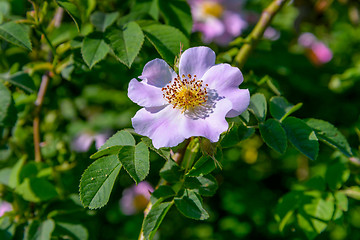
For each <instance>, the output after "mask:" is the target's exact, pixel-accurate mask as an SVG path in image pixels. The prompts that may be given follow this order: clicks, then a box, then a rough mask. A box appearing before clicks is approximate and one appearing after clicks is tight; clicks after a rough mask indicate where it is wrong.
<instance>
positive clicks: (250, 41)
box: [234, 0, 288, 68]
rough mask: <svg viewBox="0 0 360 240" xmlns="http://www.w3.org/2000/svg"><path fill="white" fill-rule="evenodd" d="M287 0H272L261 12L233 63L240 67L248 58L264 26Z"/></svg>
mask: <svg viewBox="0 0 360 240" xmlns="http://www.w3.org/2000/svg"><path fill="white" fill-rule="evenodd" d="M287 1H288V0H274V1H273V2H272V3H271V4H270V5H269V6H268V7H267V8H266V9H265V10H264V11H263V12H262V14H261V17H260V19H259V21H258V23H257V24H256V25H255V27H254V29H253V30H252V32H251V33H250V35H249V36H248V37H247V38H246V41H245V43H244V45H243V46H242V47H241V48H240V50H239V52H238V54H237V55H236V57H235V60H234V64H235V66H237V67H238V68H242V67H243V66H244V64H245V62H246V60H247V59H248V58H249V56H250V53H251V52H252V50H253V49H254V48H255V47H256V45H257V43H258V42H259V40H260V39H261V37H262V36H263V34H264V32H265V30H266V28H267V27H268V26H269V25H270V23H271V20H272V19H273V18H274V16H275V15H276V14H277V13H278V12H279V11H280V9H281V8H282V7H283V6H284V5H285V3H286V2H287Z"/></svg>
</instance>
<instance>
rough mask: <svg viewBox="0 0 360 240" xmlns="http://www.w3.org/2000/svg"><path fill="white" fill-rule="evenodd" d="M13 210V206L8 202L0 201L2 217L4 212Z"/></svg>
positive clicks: (0, 214) (0, 215)
mask: <svg viewBox="0 0 360 240" xmlns="http://www.w3.org/2000/svg"><path fill="white" fill-rule="evenodd" d="M12 210H13V207H12V205H11V204H10V203H8V202H6V201H3V202H1V203H0V217H2V216H3V215H4V214H5V213H6V212H10V211H12Z"/></svg>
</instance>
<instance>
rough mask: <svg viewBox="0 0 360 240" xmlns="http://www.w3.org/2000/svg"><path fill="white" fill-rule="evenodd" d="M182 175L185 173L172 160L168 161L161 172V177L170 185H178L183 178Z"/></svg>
mask: <svg viewBox="0 0 360 240" xmlns="http://www.w3.org/2000/svg"><path fill="white" fill-rule="evenodd" d="M182 174H183V172H182V171H181V170H180V167H179V166H178V165H177V164H176V162H174V160H172V159H169V160H168V161H166V163H165V164H164V166H163V168H162V169H161V170H160V176H161V177H162V178H163V179H165V180H166V181H168V182H169V183H177V182H178V181H179V180H180V178H181V177H182Z"/></svg>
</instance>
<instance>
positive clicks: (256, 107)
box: [249, 93, 267, 122]
mask: <svg viewBox="0 0 360 240" xmlns="http://www.w3.org/2000/svg"><path fill="white" fill-rule="evenodd" d="M249 110H250V111H251V112H252V113H253V114H254V115H255V117H256V119H257V120H258V121H259V122H264V121H265V118H266V112H267V103H266V98H265V96H264V94H262V93H256V94H254V95H252V96H251V97H250V105H249Z"/></svg>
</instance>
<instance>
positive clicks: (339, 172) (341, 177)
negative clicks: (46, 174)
mask: <svg viewBox="0 0 360 240" xmlns="http://www.w3.org/2000/svg"><path fill="white" fill-rule="evenodd" d="M349 177H350V169H349V168H348V166H347V165H345V164H344V163H341V162H338V163H335V164H332V165H330V166H328V168H327V170H326V175H325V179H326V182H327V183H328V185H329V188H330V189H331V190H337V189H339V188H341V186H342V185H343V184H344V183H345V182H346V181H347V180H348V179H349Z"/></svg>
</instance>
